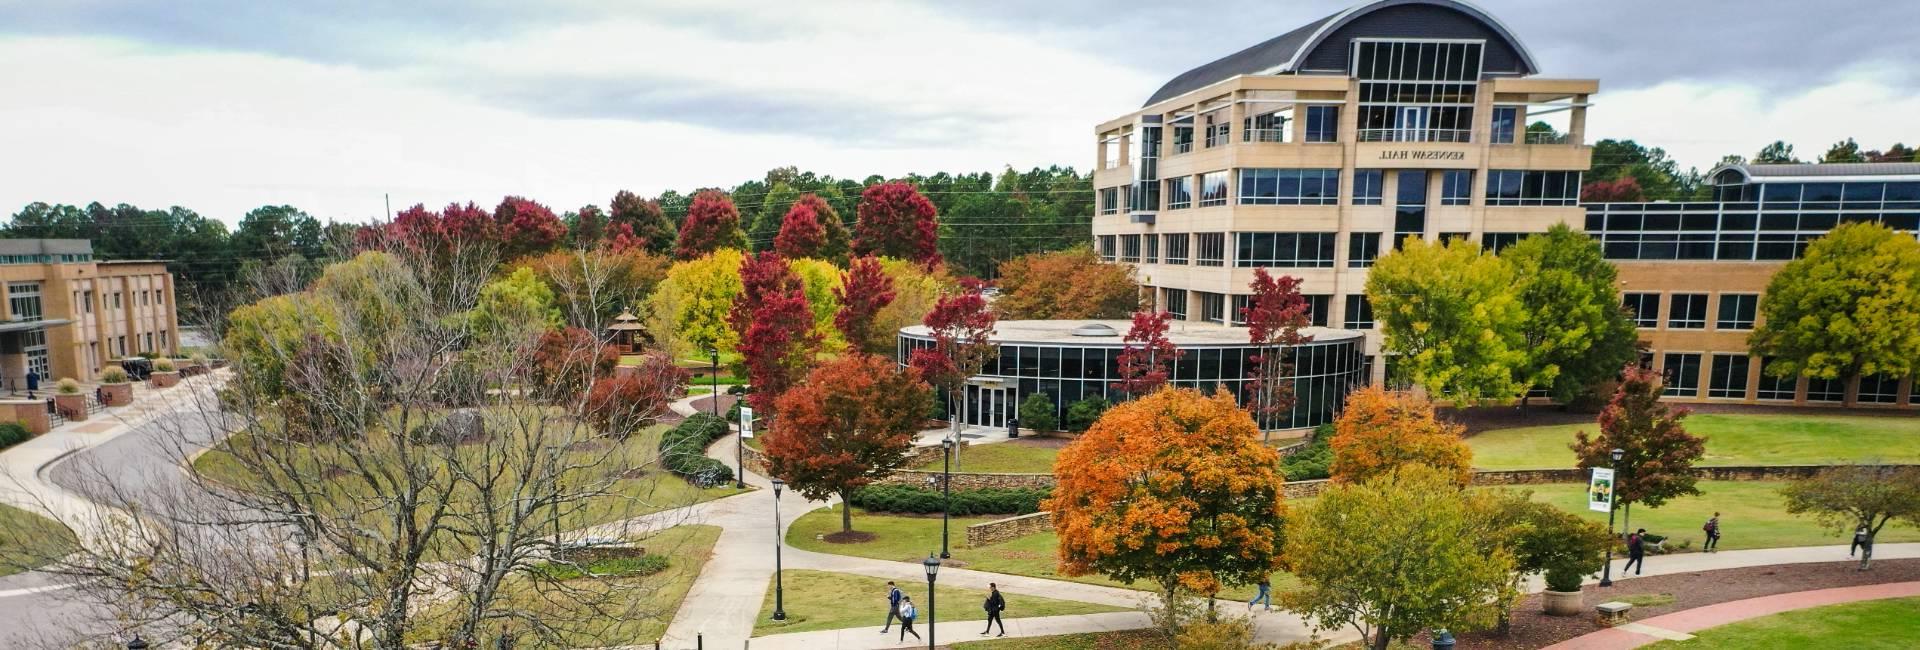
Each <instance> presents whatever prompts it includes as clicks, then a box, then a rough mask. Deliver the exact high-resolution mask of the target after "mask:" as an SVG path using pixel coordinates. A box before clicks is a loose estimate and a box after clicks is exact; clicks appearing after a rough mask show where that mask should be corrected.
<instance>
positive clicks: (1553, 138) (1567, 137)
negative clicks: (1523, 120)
mask: <svg viewBox="0 0 1920 650" xmlns="http://www.w3.org/2000/svg"><path fill="white" fill-rule="evenodd" d="M1527 144H1573V134H1571V133H1548V132H1546V131H1528V132H1527Z"/></svg>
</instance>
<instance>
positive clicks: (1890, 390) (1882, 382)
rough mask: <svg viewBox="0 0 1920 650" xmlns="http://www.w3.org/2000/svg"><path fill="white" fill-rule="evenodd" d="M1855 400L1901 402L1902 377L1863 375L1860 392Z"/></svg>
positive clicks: (1875, 402)
mask: <svg viewBox="0 0 1920 650" xmlns="http://www.w3.org/2000/svg"><path fill="white" fill-rule="evenodd" d="M1854 401H1856V402H1859V403H1861V404H1896V403H1899V401H1900V378H1899V377H1894V376H1891V375H1861V376H1860V392H1859V394H1858V396H1857V397H1856V398H1855V400H1854Z"/></svg>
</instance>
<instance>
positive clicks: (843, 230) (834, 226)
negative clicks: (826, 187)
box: [793, 192, 853, 261]
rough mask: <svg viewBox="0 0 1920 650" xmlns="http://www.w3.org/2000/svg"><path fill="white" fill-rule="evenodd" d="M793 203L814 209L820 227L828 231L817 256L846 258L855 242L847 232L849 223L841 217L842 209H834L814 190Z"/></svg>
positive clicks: (815, 218) (833, 258) (828, 258)
mask: <svg viewBox="0 0 1920 650" xmlns="http://www.w3.org/2000/svg"><path fill="white" fill-rule="evenodd" d="M793 205H794V206H795V207H799V206H802V205H804V206H807V207H808V208H809V209H812V210H813V218H814V220H816V221H819V222H820V228H821V229H823V230H825V231H826V233H827V243H826V244H825V245H824V246H822V247H821V249H820V252H819V254H818V255H816V257H819V258H820V259H823V260H836V261H837V260H842V259H846V257H847V250H848V249H849V248H850V247H851V246H852V244H853V242H852V241H851V237H852V236H851V235H850V234H849V233H848V232H847V224H846V223H845V222H844V221H842V220H841V219H840V211H839V210H835V209H833V204H831V203H828V202H827V200H826V199H823V198H820V195H818V194H814V193H812V192H808V193H806V194H802V195H800V198H799V200H796V201H794V202H793Z"/></svg>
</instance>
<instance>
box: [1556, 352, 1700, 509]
mask: <svg viewBox="0 0 1920 650" xmlns="http://www.w3.org/2000/svg"><path fill="white" fill-rule="evenodd" d="M1664 389H1665V383H1664V382H1663V381H1661V377H1660V373H1658V372H1655V371H1654V370H1653V369H1652V368H1642V367H1640V365H1639V364H1637V363H1630V364H1627V366H1626V368H1625V369H1624V370H1622V371H1621V373H1620V387H1619V388H1618V389H1617V390H1615V391H1614V394H1613V399H1612V400H1610V401H1608V402H1607V406H1606V408H1604V409H1601V410H1600V417H1599V418H1598V423H1599V425H1600V434H1599V435H1597V436H1588V435H1587V432H1585V431H1578V432H1575V433H1574V434H1573V439H1574V442H1573V444H1572V445H1570V447H1571V448H1572V449H1573V453H1574V456H1575V458H1576V460H1577V461H1578V465H1579V467H1580V469H1591V468H1595V467H1612V468H1613V469H1614V475H1613V505H1614V507H1616V508H1625V509H1626V513H1627V520H1628V521H1629V522H1631V521H1632V519H1633V504H1635V503H1643V504H1646V505H1647V506H1649V507H1654V508H1658V507H1660V505H1661V504H1663V503H1666V502H1667V500H1668V499H1674V498H1678V497H1683V496H1688V495H1697V494H1700V489H1699V488H1697V487H1695V486H1694V481H1695V478H1696V477H1695V476H1694V475H1693V464H1694V463H1697V462H1700V459H1701V458H1703V457H1705V456H1706V454H1707V441H1706V439H1705V438H1701V437H1699V436H1696V435H1693V434H1691V433H1687V428H1686V426H1685V425H1683V424H1681V422H1680V421H1681V420H1682V419H1684V418H1686V417H1687V414H1688V413H1689V411H1688V410H1687V409H1686V408H1684V407H1681V408H1672V407H1669V406H1667V404H1666V403H1665V402H1662V401H1660V395H1661V393H1663V392H1665V390H1664ZM1615 449H1619V450H1621V452H1623V453H1622V454H1621V456H1620V460H1619V461H1617V462H1616V461H1614V460H1613V458H1612V453H1613V450H1615ZM1621 530H1628V528H1627V527H1626V526H1621Z"/></svg>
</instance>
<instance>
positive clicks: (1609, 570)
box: [1600, 448, 1627, 587]
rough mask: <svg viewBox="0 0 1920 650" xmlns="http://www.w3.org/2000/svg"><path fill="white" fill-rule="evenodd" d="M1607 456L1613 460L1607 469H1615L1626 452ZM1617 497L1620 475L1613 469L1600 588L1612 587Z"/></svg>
mask: <svg viewBox="0 0 1920 650" xmlns="http://www.w3.org/2000/svg"><path fill="white" fill-rule="evenodd" d="M1607 455H1608V456H1609V457H1611V458H1613V462H1612V463H1611V464H1609V465H1607V469H1615V468H1616V467H1617V466H1619V465H1620V458H1621V457H1622V456H1626V455H1627V451H1626V450H1625V449H1619V448H1615V449H1614V450H1613V451H1611V452H1608V453H1607ZM1619 496H1620V473H1619V471H1618V470H1617V469H1615V471H1614V474H1613V492H1612V493H1611V494H1609V495H1608V496H1607V566H1606V567H1605V568H1603V569H1601V570H1600V586H1602V587H1611V586H1613V510H1614V507H1613V501H1614V499H1615V498H1618V497H1619Z"/></svg>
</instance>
